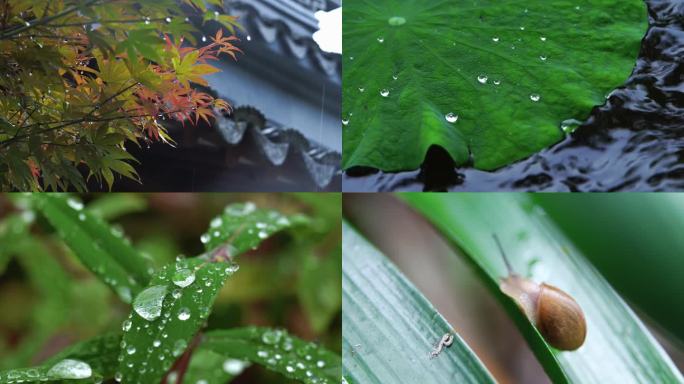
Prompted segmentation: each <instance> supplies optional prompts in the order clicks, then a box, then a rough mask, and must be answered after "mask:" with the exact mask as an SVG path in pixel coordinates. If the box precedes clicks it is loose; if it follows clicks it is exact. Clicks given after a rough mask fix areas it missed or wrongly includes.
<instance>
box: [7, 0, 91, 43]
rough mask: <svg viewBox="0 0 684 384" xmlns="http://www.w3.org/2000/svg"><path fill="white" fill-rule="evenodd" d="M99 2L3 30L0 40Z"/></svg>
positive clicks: (89, 2)
mask: <svg viewBox="0 0 684 384" xmlns="http://www.w3.org/2000/svg"><path fill="white" fill-rule="evenodd" d="M99 1H101V0H89V1H87V2H86V3H85V4H83V5H82V6H80V7H79V6H73V7H71V8H68V9H65V10H64V11H62V12H60V13H58V14H56V15H52V16H48V17H44V18H42V19H40V20H38V21H34V22H33V23H31V22H28V21H27V22H26V23H27V24H26V25H22V26H19V27H15V28H10V29H9V30H3V31H2V33H0V40H5V39H8V38H10V37H12V36H16V35H18V34H20V33H22V32H24V31H27V30H29V29H32V28H36V27H39V26H44V25H47V24H48V23H49V22H51V21H53V20H57V19H59V18H62V17H64V16H67V15H69V14H72V13H74V12H76V11H78V10H79V8H82V7H90V6H92V5H95V4H96V3H97V2H99ZM79 25H80V24H79Z"/></svg>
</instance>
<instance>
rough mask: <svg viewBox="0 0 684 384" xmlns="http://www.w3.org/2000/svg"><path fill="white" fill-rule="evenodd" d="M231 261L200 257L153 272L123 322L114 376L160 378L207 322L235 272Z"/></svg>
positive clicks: (139, 379)
mask: <svg viewBox="0 0 684 384" xmlns="http://www.w3.org/2000/svg"><path fill="white" fill-rule="evenodd" d="M232 265H235V264H230V263H229V262H223V261H221V262H212V261H210V260H209V259H208V258H204V257H198V258H192V259H183V260H180V261H178V262H176V263H175V264H171V265H167V266H165V267H164V268H162V269H161V270H160V271H159V272H157V273H156V274H155V275H154V277H153V278H152V281H151V282H150V286H149V287H148V288H147V289H145V290H144V291H142V292H141V293H140V295H138V296H137V297H136V298H135V300H134V301H133V311H131V314H130V316H129V317H128V319H126V320H125V321H124V323H123V325H122V329H123V331H124V336H123V342H122V344H121V357H120V363H119V369H118V374H120V375H121V376H120V377H121V379H122V381H123V382H124V383H128V382H142V383H153V382H159V381H160V380H161V378H162V377H163V376H164V374H165V373H166V371H167V370H168V369H169V368H170V367H171V365H172V364H173V363H174V361H175V360H176V359H177V358H178V357H180V356H181V355H182V354H183V353H184V352H185V350H186V349H187V348H188V346H190V345H191V344H192V342H193V341H192V337H193V336H194V335H195V333H196V332H197V331H198V330H199V329H200V328H201V327H202V325H203V324H204V322H205V321H206V320H207V317H208V316H209V314H210V312H211V306H212V305H213V302H214V299H215V297H216V294H217V293H218V291H219V289H221V287H222V286H223V283H224V281H225V280H226V278H228V277H229V276H230V275H232V274H233V272H235V268H234V267H233V266H232ZM118 374H117V375H118Z"/></svg>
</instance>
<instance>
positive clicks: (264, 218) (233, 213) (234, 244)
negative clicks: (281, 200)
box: [200, 119, 349, 260]
mask: <svg viewBox="0 0 684 384" xmlns="http://www.w3.org/2000/svg"><path fill="white" fill-rule="evenodd" d="M348 123H349V120H348V119H347V124H348ZM343 124H344V122H343ZM291 224H292V223H291V218H290V217H288V216H285V215H283V214H281V213H280V212H277V211H274V210H266V209H257V207H256V205H255V204H254V203H252V202H247V203H240V204H231V205H229V206H227V207H226V208H225V210H224V212H223V214H222V215H221V216H219V217H216V218H214V219H213V220H212V221H211V223H210V225H209V230H208V231H207V232H206V233H204V234H203V235H202V236H200V241H201V242H202V243H203V244H205V245H206V246H207V248H209V249H213V248H218V247H220V246H224V247H228V248H227V249H225V250H224V251H225V252H223V255H221V256H223V258H224V259H225V260H231V259H232V257H233V256H235V254H236V253H239V252H244V251H246V250H249V249H255V248H256V247H257V246H258V245H259V244H260V243H261V242H262V241H263V240H265V239H267V238H268V237H269V236H271V235H272V234H274V233H276V232H278V231H280V230H282V229H284V228H287V227H289V226H290V225H291ZM214 256H215V255H214ZM208 257H212V255H208Z"/></svg>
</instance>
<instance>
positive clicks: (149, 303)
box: [133, 285, 167, 321]
mask: <svg viewBox="0 0 684 384" xmlns="http://www.w3.org/2000/svg"><path fill="white" fill-rule="evenodd" d="M166 291H167V288H166V286H165V285H155V286H152V287H149V288H147V289H145V290H144V291H142V292H140V294H139V295H138V296H136V298H135V300H134V301H133V309H134V310H135V312H136V313H137V314H138V315H140V317H142V318H143V319H145V320H147V321H152V320H154V319H156V318H158V317H159V316H160V315H161V310H162V304H163V303H164V297H166Z"/></svg>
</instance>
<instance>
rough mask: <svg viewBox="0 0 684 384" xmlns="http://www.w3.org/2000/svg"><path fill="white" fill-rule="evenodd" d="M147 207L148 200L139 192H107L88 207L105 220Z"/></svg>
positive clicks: (91, 211)
mask: <svg viewBox="0 0 684 384" xmlns="http://www.w3.org/2000/svg"><path fill="white" fill-rule="evenodd" d="M146 208H147V201H146V200H145V198H144V197H143V196H142V195H139V194H137V193H107V194H103V195H101V196H99V197H98V198H97V199H96V200H93V201H92V202H91V203H90V204H88V207H87V208H86V209H87V210H88V211H89V212H90V213H92V214H93V215H95V216H97V217H99V218H101V219H103V220H114V219H116V218H118V217H121V216H124V215H128V214H131V213H137V212H141V211H144V210H145V209H146Z"/></svg>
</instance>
